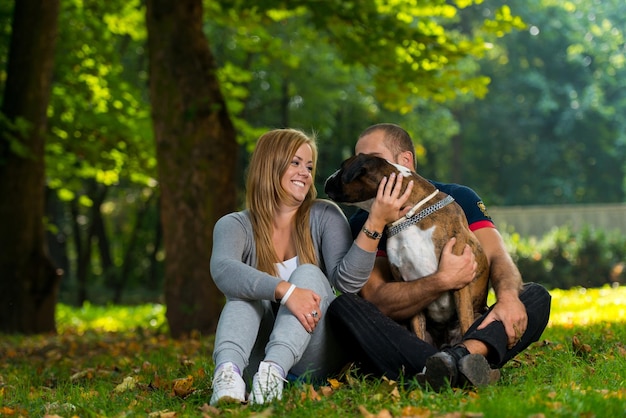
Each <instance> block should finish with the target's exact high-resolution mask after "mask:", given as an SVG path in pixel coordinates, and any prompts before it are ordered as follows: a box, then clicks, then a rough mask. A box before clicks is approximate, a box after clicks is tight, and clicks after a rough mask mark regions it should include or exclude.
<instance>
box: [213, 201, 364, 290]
mask: <svg viewBox="0 0 626 418" xmlns="http://www.w3.org/2000/svg"><path fill="white" fill-rule="evenodd" d="M309 226H310V228H311V235H312V237H313V245H314V246H315V250H316V252H317V257H318V261H319V266H318V267H319V268H320V269H321V270H322V271H323V272H324V274H325V275H326V277H327V278H328V280H329V282H330V284H331V286H333V287H334V288H335V289H337V290H339V291H341V292H346V293H356V292H358V291H359V290H360V289H361V287H363V285H364V284H365V282H367V279H368V277H369V275H370V273H371V271H372V268H373V267H374V260H375V258H376V252H375V251H374V252H369V251H365V250H363V249H361V248H360V247H359V246H357V245H356V244H355V243H354V241H353V239H352V233H351V232H350V226H349V224H348V221H347V219H346V217H345V215H344V214H343V212H342V211H341V209H340V208H339V206H337V205H336V204H335V203H333V202H331V201H328V200H320V199H318V200H316V201H315V202H314V203H313V205H312V206H311V215H310V225H309ZM256 265H257V256H256V245H255V242H254V235H253V233H252V223H251V222H250V218H249V216H248V211H247V210H244V211H241V212H233V213H230V214H228V215H225V216H223V217H222V218H220V219H219V220H218V221H217V223H216V224H215V228H214V230H213V253H212V255H211V276H212V277H213V281H214V282H215V284H216V285H217V287H218V288H219V290H220V291H221V292H222V293H223V294H224V295H226V297H227V298H236V299H246V300H262V299H265V300H272V301H274V291H275V289H276V286H278V284H279V283H280V282H281V279H280V278H278V277H274V276H272V275H269V274H267V273H264V272H261V271H259V270H257V269H256Z"/></svg>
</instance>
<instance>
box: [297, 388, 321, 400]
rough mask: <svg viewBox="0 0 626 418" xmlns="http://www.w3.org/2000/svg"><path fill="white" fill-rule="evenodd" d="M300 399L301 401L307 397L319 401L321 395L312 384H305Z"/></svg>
mask: <svg viewBox="0 0 626 418" xmlns="http://www.w3.org/2000/svg"><path fill="white" fill-rule="evenodd" d="M300 399H301V400H303V401H305V400H307V399H308V400H311V401H319V400H321V399H322V397H321V396H320V395H319V393H317V391H316V390H315V388H314V387H313V385H310V384H306V385H304V390H303V391H302V392H301V393H300Z"/></svg>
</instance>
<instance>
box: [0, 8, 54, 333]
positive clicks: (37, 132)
mask: <svg viewBox="0 0 626 418" xmlns="http://www.w3.org/2000/svg"><path fill="white" fill-rule="evenodd" d="M58 15H59V0H22V1H17V2H15V8H14V14H13V24H12V35H11V44H10V47H9V59H8V64H7V67H8V68H7V80H6V87H5V91H4V97H3V101H2V115H0V116H2V117H1V119H0V124H1V125H2V135H1V136H0V196H1V198H0V219H1V220H2V221H3V222H0V331H3V332H19V333H27V334H28V333H40V332H48V331H54V330H55V322H54V309H55V304H56V295H57V289H58V284H59V280H60V276H59V274H57V271H56V269H55V268H54V266H53V264H52V263H51V262H50V260H49V257H48V255H47V252H46V246H45V242H46V240H45V234H44V223H43V217H44V197H45V191H44V183H45V175H44V173H45V164H44V143H45V136H46V126H47V114H46V111H47V107H48V101H49V98H50V89H51V81H52V80H51V79H52V68H53V61H54V48H55V43H56V36H57V20H58Z"/></svg>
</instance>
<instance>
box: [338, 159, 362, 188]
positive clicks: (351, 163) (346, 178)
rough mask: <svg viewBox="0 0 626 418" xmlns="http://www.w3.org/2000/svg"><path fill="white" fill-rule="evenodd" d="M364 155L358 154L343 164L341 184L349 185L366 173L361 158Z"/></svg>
mask: <svg viewBox="0 0 626 418" xmlns="http://www.w3.org/2000/svg"><path fill="white" fill-rule="evenodd" d="M362 155H363V154H358V155H355V156H353V157H350V158H348V159H347V160H345V161H344V162H343V163H342V164H341V168H342V170H343V173H342V174H341V182H342V183H343V184H348V183H351V182H352V181H354V180H355V179H358V178H359V177H361V176H362V175H363V173H365V168H364V166H363V158H360V157H361V156H362Z"/></svg>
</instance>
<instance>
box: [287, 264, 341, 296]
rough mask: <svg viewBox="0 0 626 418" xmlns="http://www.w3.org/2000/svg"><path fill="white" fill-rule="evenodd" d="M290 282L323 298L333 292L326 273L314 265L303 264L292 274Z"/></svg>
mask: <svg viewBox="0 0 626 418" xmlns="http://www.w3.org/2000/svg"><path fill="white" fill-rule="evenodd" d="M289 282H290V283H292V284H295V285H296V286H297V287H302V288H305V289H310V290H312V291H314V292H316V293H318V294H320V295H321V296H323V295H325V294H327V293H330V292H332V289H331V287H330V283H329V282H328V278H327V277H326V275H325V274H324V272H323V271H322V270H321V269H320V268H319V267H317V266H315V265H313V264H302V265H300V266H298V268H296V269H295V270H294V272H293V273H292V274H291V277H290V278H289Z"/></svg>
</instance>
